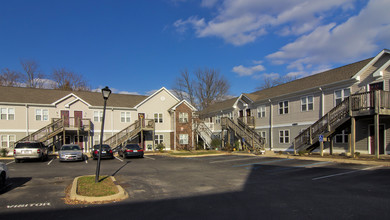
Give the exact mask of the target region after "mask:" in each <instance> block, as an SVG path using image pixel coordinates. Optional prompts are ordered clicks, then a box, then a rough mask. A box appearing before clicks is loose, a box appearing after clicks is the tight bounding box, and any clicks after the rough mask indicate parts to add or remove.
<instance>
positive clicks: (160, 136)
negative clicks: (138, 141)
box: [154, 134, 164, 145]
mask: <svg viewBox="0 0 390 220" xmlns="http://www.w3.org/2000/svg"><path fill="white" fill-rule="evenodd" d="M163 142H164V135H163V134H156V135H154V143H155V144H156V145H157V144H162V143H163Z"/></svg>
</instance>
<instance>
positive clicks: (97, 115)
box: [93, 111, 103, 122]
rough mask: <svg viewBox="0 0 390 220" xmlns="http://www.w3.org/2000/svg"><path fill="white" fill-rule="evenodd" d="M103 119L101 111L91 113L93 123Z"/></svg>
mask: <svg viewBox="0 0 390 220" xmlns="http://www.w3.org/2000/svg"><path fill="white" fill-rule="evenodd" d="M102 119H103V111H93V121H95V122H99V121H102Z"/></svg>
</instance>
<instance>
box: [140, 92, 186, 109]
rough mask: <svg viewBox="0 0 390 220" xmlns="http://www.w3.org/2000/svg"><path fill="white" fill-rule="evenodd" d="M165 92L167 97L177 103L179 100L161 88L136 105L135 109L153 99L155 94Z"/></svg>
mask: <svg viewBox="0 0 390 220" xmlns="http://www.w3.org/2000/svg"><path fill="white" fill-rule="evenodd" d="M163 91H165V92H166V93H168V95H169V96H171V97H172V98H173V99H174V100H175V101H177V102H179V101H180V100H179V99H178V98H177V97H176V96H174V95H173V94H172V93H171V92H170V91H169V90H168V89H166V88H165V87H162V88H161V89H159V90H157V91H156V92H155V93H153V94H152V95H150V96H148V97H147V98H146V99H144V100H143V101H142V102H140V103H139V104H137V105H136V106H135V108H139V107H140V106H142V105H143V104H145V103H146V102H148V101H149V100H150V99H152V98H153V97H155V96H156V95H157V94H159V93H161V92H163Z"/></svg>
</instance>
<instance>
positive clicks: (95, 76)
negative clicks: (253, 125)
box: [0, 0, 390, 96]
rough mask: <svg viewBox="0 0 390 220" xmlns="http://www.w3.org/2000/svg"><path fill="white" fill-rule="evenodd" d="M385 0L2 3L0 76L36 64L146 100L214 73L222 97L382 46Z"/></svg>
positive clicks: (387, 17) (386, 36)
mask: <svg viewBox="0 0 390 220" xmlns="http://www.w3.org/2000/svg"><path fill="white" fill-rule="evenodd" d="M389 9H390V1H388V0H345V1H341V0H327V1H324V0H240V1H238V0H203V1H200V0H198V1H197V0H128V1H119V0H117V1H108V0H107V1H100V0H77V1H74V0H66V1H65V0H61V1H60V0H46V1H44V0H24V1H22V0H12V1H7V0H0V69H3V68H9V69H12V70H17V71H21V70H22V69H21V66H20V60H21V59H27V60H35V61H37V62H38V63H39V65H40V70H41V71H42V72H43V73H45V74H47V75H49V74H51V72H52V71H53V69H54V68H61V67H64V68H66V69H68V70H71V71H74V72H76V73H78V74H81V75H83V76H84V78H85V79H87V80H88V82H89V84H90V85H91V87H92V88H93V89H94V88H102V87H104V86H106V85H107V86H109V87H110V88H112V89H113V90H114V91H115V92H129V93H136V94H149V93H150V92H152V91H154V90H157V89H160V88H161V87H163V86H164V87H166V88H168V89H169V88H171V87H172V85H173V83H174V80H175V78H176V77H177V76H179V74H180V71H182V70H184V69H188V70H189V71H190V72H193V71H194V70H196V69H197V68H204V67H208V68H215V69H218V70H219V71H220V73H221V74H222V75H224V76H225V77H226V78H227V79H228V81H229V82H230V84H231V90H230V95H234V96H238V95H240V94H241V93H243V92H245V93H250V92H254V91H255V90H256V87H259V86H260V85H261V84H262V82H263V80H264V78H266V77H271V78H276V77H281V76H284V75H289V76H297V77H303V76H307V75H311V74H314V73H318V72H320V71H324V70H327V69H330V68H335V67H338V66H342V65H345V64H349V63H351V62H355V61H359V60H362V59H365V58H369V57H372V56H375V55H376V54H378V53H379V52H380V51H381V50H382V49H384V48H390V13H389V11H388V10H389Z"/></svg>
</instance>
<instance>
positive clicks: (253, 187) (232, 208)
mask: <svg viewBox="0 0 390 220" xmlns="http://www.w3.org/2000/svg"><path fill="white" fill-rule="evenodd" d="M2 162H5V163H7V164H8V168H9V170H10V176H11V179H10V181H9V182H11V183H12V185H10V186H9V187H8V188H7V189H6V190H5V191H3V192H2V194H0V217H1V219H6V218H18V217H20V218H25V217H29V219H33V218H42V217H43V218H45V219H46V218H60V219H65V218H68V217H69V216H71V215H77V217H76V218H80V219H81V218H82V219H92V218H99V219H100V218H102V217H104V216H111V215H112V214H113V213H115V216H116V217H126V216H131V217H135V218H159V219H178V218H185V219H199V218H213V219H243V218H245V219H259V218H267V219H279V218H289V219H312V218H320V219H329V218H337V219H341V218H342V219H360V218H362V219H363V218H364V219H367V218H382V219H389V218H390V211H389V209H388V207H390V175H389V174H390V169H389V168H388V167H385V166H379V165H362V164H345V163H335V162H329V161H315V160H296V159H290V158H271V157H253V156H243V155H223V156H209V157H187V158H176V157H168V156H156V155H145V158H130V159H125V160H123V159H122V158H115V159H112V160H102V164H101V172H100V173H101V175H113V176H114V177H115V178H116V179H117V182H118V183H119V184H120V185H121V186H122V187H123V188H124V189H125V190H126V191H127V192H128V193H129V195H130V197H129V198H128V199H126V200H124V201H121V202H117V203H111V204H105V205H97V204H91V205H67V204H65V203H64V200H63V199H64V197H65V188H66V187H67V186H69V184H71V182H72V181H73V179H74V178H75V177H77V176H82V175H94V174H95V171H96V161H94V160H91V159H89V160H87V161H83V162H59V161H58V159H56V158H50V159H49V160H48V161H46V162H23V163H14V162H13V161H9V160H8V161H6V160H4V161H2ZM102 207H103V209H102ZM107 210H109V211H107Z"/></svg>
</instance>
